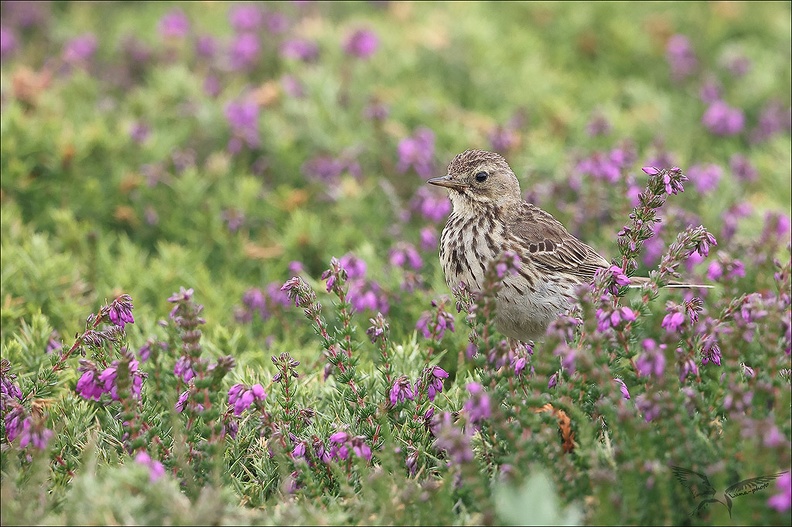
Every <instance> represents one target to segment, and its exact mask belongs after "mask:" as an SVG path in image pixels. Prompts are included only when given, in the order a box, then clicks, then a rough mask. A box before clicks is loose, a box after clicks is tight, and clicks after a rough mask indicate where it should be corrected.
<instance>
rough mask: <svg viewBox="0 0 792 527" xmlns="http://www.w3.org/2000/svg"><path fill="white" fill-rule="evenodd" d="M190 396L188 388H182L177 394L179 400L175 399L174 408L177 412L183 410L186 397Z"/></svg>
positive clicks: (185, 404)
mask: <svg viewBox="0 0 792 527" xmlns="http://www.w3.org/2000/svg"><path fill="white" fill-rule="evenodd" d="M189 396H190V390H184V391H183V392H182V393H180V394H179V400H178V401H176V404H175V406H174V408H175V409H176V411H177V412H178V413H182V412H183V411H184V407H185V406H187V399H188V398H189Z"/></svg>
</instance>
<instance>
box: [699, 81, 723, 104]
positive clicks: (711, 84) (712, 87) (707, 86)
mask: <svg viewBox="0 0 792 527" xmlns="http://www.w3.org/2000/svg"><path fill="white" fill-rule="evenodd" d="M720 98H721V87H720V84H718V82H717V81H715V80H713V79H708V80H706V81H704V83H703V84H702V85H701V89H699V99H701V102H703V103H705V104H712V103H714V102H715V101H719V100H720Z"/></svg>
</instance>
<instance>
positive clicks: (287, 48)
mask: <svg viewBox="0 0 792 527" xmlns="http://www.w3.org/2000/svg"><path fill="white" fill-rule="evenodd" d="M280 54H281V56H282V57H286V58H287V59H295V60H301V61H303V62H314V61H315V60H316V59H318V58H319V45H318V44H317V43H316V42H314V41H312V40H307V39H304V38H293V39H289V40H286V41H285V42H283V43H282V44H281V46H280Z"/></svg>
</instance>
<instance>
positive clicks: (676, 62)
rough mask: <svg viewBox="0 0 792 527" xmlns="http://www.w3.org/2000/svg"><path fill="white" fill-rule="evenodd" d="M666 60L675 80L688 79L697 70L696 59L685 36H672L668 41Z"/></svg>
mask: <svg viewBox="0 0 792 527" xmlns="http://www.w3.org/2000/svg"><path fill="white" fill-rule="evenodd" d="M666 59H667V60H668V65H669V66H670V67H671V75H672V76H673V77H674V79H675V80H682V79H684V78H685V77H689V76H690V75H692V74H693V73H694V72H695V71H696V69H697V68H698V59H697V58H696V54H695V53H694V51H693V47H692V46H691V45H690V40H689V39H688V38H687V37H686V36H685V35H673V36H672V37H671V38H670V39H668V44H667V45H666Z"/></svg>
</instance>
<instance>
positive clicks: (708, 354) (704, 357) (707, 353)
mask: <svg viewBox="0 0 792 527" xmlns="http://www.w3.org/2000/svg"><path fill="white" fill-rule="evenodd" d="M709 363H712V364H716V365H718V366H720V364H721V350H720V347H719V346H718V340H717V337H716V336H715V335H712V334H710V335H706V336H705V337H704V340H703V342H702V347H701V365H702V366H705V365H707V364H709Z"/></svg>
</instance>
